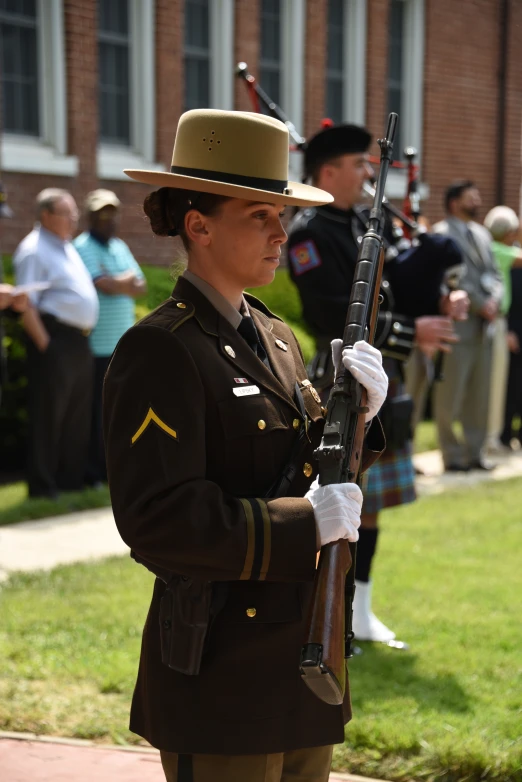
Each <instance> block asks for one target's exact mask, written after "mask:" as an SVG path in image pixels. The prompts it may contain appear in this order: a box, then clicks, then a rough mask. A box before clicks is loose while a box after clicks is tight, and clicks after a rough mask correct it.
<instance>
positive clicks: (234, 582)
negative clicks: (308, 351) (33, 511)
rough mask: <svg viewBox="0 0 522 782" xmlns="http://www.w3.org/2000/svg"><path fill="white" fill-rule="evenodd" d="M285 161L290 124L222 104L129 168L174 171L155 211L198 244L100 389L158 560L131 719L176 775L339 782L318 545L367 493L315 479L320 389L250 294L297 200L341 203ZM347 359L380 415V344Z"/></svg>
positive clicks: (111, 448) (118, 490)
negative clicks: (323, 651)
mask: <svg viewBox="0 0 522 782" xmlns="http://www.w3.org/2000/svg"><path fill="white" fill-rule="evenodd" d="M287 172H288V131H287V129H286V127H285V126H284V125H283V124H282V123H281V122H279V121H278V120H275V119H272V118H270V117H265V116H262V115H255V114H249V113H242V112H226V111H210V110H195V111H190V112H187V113H186V114H184V115H183V116H182V117H181V120H180V122H179V126H178V131H177V135H176V142H175V146H174V156H173V161H172V168H171V173H159V172H150V171H135V170H132V171H127V172H126V173H127V174H128V175H129V176H130V177H132V178H133V179H136V180H138V181H140V182H146V183H149V184H152V185H159V186H160V189H159V190H157V191H155V192H153V193H151V194H150V195H148V196H147V198H146V199H145V204H144V209H145V212H146V214H147V216H148V217H149V220H150V224H151V228H152V230H153V232H154V233H156V234H158V235H160V236H175V235H179V236H180V237H181V239H182V241H183V243H184V245H185V248H186V250H187V255H188V264H187V270H186V271H185V272H184V274H183V275H182V276H181V277H180V278H179V279H178V282H177V284H176V287H175V288H174V291H173V294H172V296H171V297H170V298H169V299H168V300H167V301H166V302H164V303H163V304H162V305H161V306H160V307H158V308H157V309H156V310H155V311H154V312H153V313H151V314H150V315H149V316H147V317H146V318H145V319H144V320H142V321H141V322H140V323H139V324H137V325H136V326H135V327H133V328H131V329H130V330H129V331H128V332H127V333H126V334H125V335H124V336H123V338H122V339H121V341H120V343H119V345H118V347H117V349H116V352H115V354H114V357H113V359H112V362H111V365H110V368H109V371H108V374H107V377H106V381H105V398H104V406H105V409H104V430H105V443H106V448H107V465H108V475H109V485H110V490H111V498H112V504H113V510H114V517H115V520H116V524H117V526H118V529H119V531H120V534H121V536H122V538H123V539H124V540H125V542H126V543H127V544H128V545H129V546H130V548H131V550H132V552H133V556H134V557H135V559H136V560H138V561H139V562H141V563H142V564H145V565H146V566H147V567H148V568H149V569H150V570H151V571H152V572H153V573H155V575H156V576H157V578H156V581H155V584H154V592H153V596H152V603H151V606H150V610H149V614H148V617H147V621H146V625H145V630H144V635H143V645H142V652H141V660H140V667H139V674H138V681H137V684H136V689H135V693H134V698H133V704H132V713H131V729H132V730H133V731H135V732H136V733H138V734H139V735H141V736H143V737H145V738H146V739H147V740H148V741H150V743H151V744H153V745H154V746H155V747H158V748H159V749H160V750H161V759H162V763H163V768H164V771H165V775H166V778H167V780H169V782H174V781H177V782H184V781H185V780H192V781H193V782H207V780H208V781H210V780H212V782H219V780H227V782H234V781H235V780H237V781H238V782H246V781H247V780H248V782H261V781H262V782H276V781H277V782H279V780H287V779H290V778H291V779H295V780H297V779H299V780H310V781H312V780H313V781H314V782H319V781H320V780H325V781H326V780H327V779H328V774H329V768H330V760H331V754H332V745H333V744H334V743H337V742H341V741H343V739H344V728H343V726H344V723H345V722H346V721H347V720H348V719H349V717H350V707H349V698H348V697H347V699H346V702H345V704H344V706H339V707H335V706H329V705H326V704H324V703H323V702H321V701H320V700H318V699H317V698H316V697H315V696H314V695H313V694H312V692H311V691H310V690H309V689H308V688H307V687H306V686H305V685H304V684H303V683H302V681H301V678H300V674H299V659H300V650H301V645H302V643H303V639H304V637H305V631H306V624H307V613H308V607H309V603H310V599H311V594H312V588H313V579H314V573H315V567H316V555H317V551H318V549H319V548H320V547H321V545H325V544H326V543H329V542H332V541H335V540H338V539H340V538H348V539H349V540H356V539H357V534H358V533H357V528H358V526H359V523H360V509H361V503H362V495H361V492H360V489H359V488H358V486H356V485H355V484H342V485H337V486H325V487H320V486H318V484H317V481H316V480H315V481H314V482H313V483H312V481H313V480H314V477H315V476H316V470H315V467H314V461H313V450H314V448H315V447H316V446H317V445H318V443H319V441H320V437H321V432H322V427H323V421H324V419H323V414H322V410H321V406H320V403H319V401H320V400H319V397H318V395H317V393H316V391H315V390H314V388H313V387H312V386H311V384H310V383H309V381H308V380H307V377H306V372H305V368H304V364H303V358H302V355H301V351H300V349H299V346H298V343H297V341H296V339H295V337H294V335H293V333H292V332H291V330H290V329H289V328H288V326H286V325H285V324H284V323H283V322H282V321H281V320H280V319H279V318H278V317H276V316H275V315H273V314H272V313H271V312H270V311H269V310H268V309H267V308H266V307H265V306H264V305H263V304H262V302H260V301H259V300H257V299H256V298H254V297H253V296H250V295H248V294H245V293H244V292H243V291H244V289H245V288H247V287H249V288H251V287H256V286H261V285H266V284H267V283H269V282H271V281H272V280H273V278H274V274H275V270H276V268H277V267H278V265H279V261H280V253H281V246H282V244H283V243H284V242H285V241H286V234H285V231H284V230H283V227H282V224H281V217H282V209H283V207H284V206H285V205H287V204H288V205H297V206H304V205H314V204H322V203H327V202H328V201H330V200H331V196H330V195H329V194H327V193H325V192H324V191H322V190H319V189H317V188H314V187H310V186H307V185H303V184H298V183H293V182H288V181H287V178H288V173H287ZM342 360H343V362H344V364H345V366H347V367H349V368H350V370H351V371H352V372H353V373H354V374H355V376H356V377H357V379H358V380H360V382H361V383H362V384H363V385H364V386H365V387H366V388H367V390H368V400H369V401H368V407H369V412H368V413H366V418H367V420H368V421H370V420H371V418H373V416H374V415H375V413H376V412H377V410H378V409H379V407H380V405H381V404H382V401H383V396H384V394H385V388H386V385H387V381H386V377H385V375H384V373H383V370H382V366H381V359H380V354H379V352H378V351H376V350H375V349H374V348H372V347H370V346H369V345H367V344H366V343H357V345H356V347H355V348H354V349H353V350H351V351H345V353H344V355H343V359H342ZM377 428H378V427H377V426H373V427H370V429H369V432H368V434H367V441H366V443H367V449H366V463H367V464H369V463H371V461H372V460H374V459H375V458H376V457H377V455H378V452H379V451H380V450H381V443H380V440H379V438H378V437H376V438H375V444H374V445H373V448H372V450H369V448H368V445H369V443H370V439H371V437H372V434H371V433H372V430H373V431H375V430H376V429H377ZM291 775H292V776H291Z"/></svg>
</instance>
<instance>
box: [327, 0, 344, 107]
mask: <svg viewBox="0 0 522 782" xmlns="http://www.w3.org/2000/svg"><path fill="white" fill-rule="evenodd" d="M344 5H345V3H344V0H328V26H327V46H326V50H327V62H326V106H325V109H326V116H327V117H329V118H330V119H331V120H333V121H334V122H342V121H343V119H344V116H345V112H344V110H343V104H344V38H345V35H344Z"/></svg>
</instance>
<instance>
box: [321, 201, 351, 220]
mask: <svg viewBox="0 0 522 782" xmlns="http://www.w3.org/2000/svg"><path fill="white" fill-rule="evenodd" d="M317 211H318V213H319V214H320V215H322V216H323V217H326V218H327V219H328V220H333V221H334V222H336V223H350V222H351V220H352V217H353V216H354V210H353V209H339V207H338V206H332V204H325V205H324V206H318V207H317Z"/></svg>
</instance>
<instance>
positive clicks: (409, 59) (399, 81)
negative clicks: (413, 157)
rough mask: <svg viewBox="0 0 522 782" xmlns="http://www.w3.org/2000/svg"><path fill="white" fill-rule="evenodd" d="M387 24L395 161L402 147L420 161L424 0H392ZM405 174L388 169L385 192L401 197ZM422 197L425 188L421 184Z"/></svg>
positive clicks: (389, 105) (399, 155) (390, 106)
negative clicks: (412, 150)
mask: <svg viewBox="0 0 522 782" xmlns="http://www.w3.org/2000/svg"><path fill="white" fill-rule="evenodd" d="M390 14H391V15H390V23H389V55H388V101H387V103H388V110H389V111H396V112H397V113H398V114H399V126H398V128H397V130H398V133H397V136H396V139H395V153H394V157H395V159H396V160H398V159H400V158H402V157H403V150H404V147H405V146H411V147H415V149H416V150H417V152H418V160H419V161H422V117H423V98H424V25H425V22H424V0H392V2H391V6H390ZM405 190H406V176H405V173H404V172H399V171H397V170H396V169H394V170H392V171H390V174H389V177H388V184H387V187H386V191H387V194H388V196H389V197H390V198H402V197H404V192H405ZM420 192H421V196H422V197H423V198H425V197H426V196H427V194H428V190H427V188H426V187H425V186H424V185H421V187H420Z"/></svg>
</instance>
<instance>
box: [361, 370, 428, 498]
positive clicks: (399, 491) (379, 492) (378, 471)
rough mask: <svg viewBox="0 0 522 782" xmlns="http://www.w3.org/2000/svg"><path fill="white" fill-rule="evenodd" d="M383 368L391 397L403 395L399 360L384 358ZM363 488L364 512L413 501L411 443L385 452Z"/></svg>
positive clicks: (364, 477)
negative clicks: (387, 379)
mask: <svg viewBox="0 0 522 782" xmlns="http://www.w3.org/2000/svg"><path fill="white" fill-rule="evenodd" d="M383 365H384V369H385V370H386V373H387V375H388V378H389V388H388V397H389V398H393V397H395V396H398V395H399V394H402V393H404V385H403V382H402V377H401V370H400V368H399V363H398V361H397V360H396V359H390V358H384V361H383ZM361 489H362V492H363V497H364V499H363V506H362V512H363V513H378V512H379V511H381V510H384V508H393V507H394V506H395V505H406V504H407V503H409V502H413V501H414V500H415V499H416V494H415V471H414V469H413V461H412V444H411V442H408V443H406V444H405V445H404V446H403V447H402V448H396V449H395V450H388V449H386V450H385V451H384V453H383V454H382V456H381V457H380V458H379V459H378V461H377V462H375V464H373V465H372V466H371V467H370V469H369V470H368V471H367V472H366V473H365V474H364V475H363V476H362V482H361Z"/></svg>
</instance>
